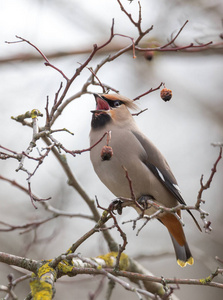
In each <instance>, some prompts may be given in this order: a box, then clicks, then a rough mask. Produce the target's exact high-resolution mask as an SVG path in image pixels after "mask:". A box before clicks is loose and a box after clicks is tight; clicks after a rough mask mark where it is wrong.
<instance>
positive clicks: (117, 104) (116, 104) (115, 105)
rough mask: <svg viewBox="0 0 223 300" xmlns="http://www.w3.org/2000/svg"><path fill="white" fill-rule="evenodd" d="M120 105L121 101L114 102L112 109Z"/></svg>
mask: <svg viewBox="0 0 223 300" xmlns="http://www.w3.org/2000/svg"><path fill="white" fill-rule="evenodd" d="M121 104H122V103H121V101H118V100H117V101H114V103H113V106H114V107H118V106H119V105H121Z"/></svg>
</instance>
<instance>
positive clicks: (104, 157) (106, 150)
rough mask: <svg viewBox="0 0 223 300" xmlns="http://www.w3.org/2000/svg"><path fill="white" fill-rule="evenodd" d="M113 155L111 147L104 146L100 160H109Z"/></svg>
mask: <svg viewBox="0 0 223 300" xmlns="http://www.w3.org/2000/svg"><path fill="white" fill-rule="evenodd" d="M112 155H113V150H112V147H110V146H104V147H103V148H102V150H101V159H102V160H110V159H111V158H112Z"/></svg>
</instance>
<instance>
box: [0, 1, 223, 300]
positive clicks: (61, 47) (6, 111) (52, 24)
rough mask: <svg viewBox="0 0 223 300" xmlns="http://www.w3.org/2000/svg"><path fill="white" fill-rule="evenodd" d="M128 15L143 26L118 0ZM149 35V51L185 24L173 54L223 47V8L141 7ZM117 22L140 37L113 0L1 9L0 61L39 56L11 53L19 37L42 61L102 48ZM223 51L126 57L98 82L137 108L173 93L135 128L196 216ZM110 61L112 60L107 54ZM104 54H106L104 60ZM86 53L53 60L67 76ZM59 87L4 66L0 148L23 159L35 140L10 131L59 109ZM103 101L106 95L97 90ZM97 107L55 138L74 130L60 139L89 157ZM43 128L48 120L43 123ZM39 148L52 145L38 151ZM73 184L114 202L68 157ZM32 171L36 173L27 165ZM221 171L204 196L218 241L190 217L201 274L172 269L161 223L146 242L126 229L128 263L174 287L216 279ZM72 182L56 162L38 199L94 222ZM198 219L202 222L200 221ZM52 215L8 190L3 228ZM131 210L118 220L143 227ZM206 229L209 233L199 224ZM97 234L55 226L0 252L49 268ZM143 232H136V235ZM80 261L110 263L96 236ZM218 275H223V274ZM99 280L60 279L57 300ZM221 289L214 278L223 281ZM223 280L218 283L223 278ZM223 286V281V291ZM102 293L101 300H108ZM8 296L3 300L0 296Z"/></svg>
mask: <svg viewBox="0 0 223 300" xmlns="http://www.w3.org/2000/svg"><path fill="white" fill-rule="evenodd" d="M122 2H123V4H124V5H125V7H126V9H127V10H128V11H129V12H131V13H132V15H133V17H135V18H137V15H138V4H137V2H136V1H134V2H133V3H132V4H131V5H130V4H129V1H122ZM141 5H142V18H143V29H146V28H148V27H150V26H151V25H154V30H153V31H151V33H150V34H149V35H148V36H147V37H146V38H145V39H144V43H145V45H146V44H147V43H149V42H150V41H152V40H155V41H159V42H160V43H161V44H165V43H166V42H167V41H168V40H170V38H171V34H176V32H177V30H179V29H180V27H181V26H182V25H183V24H184V22H185V21H186V20H189V23H188V24H187V26H186V28H185V29H184V30H183V32H182V33H181V35H180V36H179V38H178V39H177V41H176V43H177V45H186V44H189V43H191V42H196V41H198V42H203V43H206V42H209V41H213V42H215V43H219V42H222V40H221V39H220V37H219V35H220V34H222V32H223V27H222V13H223V8H222V2H221V1H220V0H216V1H215V0H213V1H201V0H200V1H171V3H167V2H166V1H156V0H151V1H145V0H144V1H141ZM112 18H115V32H116V33H121V34H125V35H130V36H133V37H135V36H136V35H137V31H136V29H135V28H134V27H133V26H132V24H130V22H129V20H128V18H127V17H126V16H125V15H124V14H123V13H122V12H121V11H120V8H119V5H118V3H117V2H116V1H115V0H106V1H103V0H93V1H92V0H85V1H77V0H54V1H49V0H48V1H44V0H42V1H40V0H39V1H37V0H33V1H28V0H26V1H25V0H20V1H16V0H11V1H2V0H1V1H0V28H1V30H0V59H2V60H4V59H6V58H10V57H13V56H15V55H19V54H24V53H31V54H36V52H35V51H34V49H32V48H31V47H30V46H29V45H27V44H25V43H19V44H11V45H9V44H6V43H5V41H15V40H16V38H15V35H18V36H22V37H24V38H26V39H28V40H30V41H31V42H32V43H34V44H35V45H36V46H38V47H39V48H40V49H41V50H42V51H43V52H44V54H46V55H48V54H50V53H56V52H60V51H74V50H80V51H81V50H82V49H91V48H92V45H93V44H94V43H97V44H98V45H100V44H102V43H103V42H105V41H106V40H107V39H108V37H109V35H110V26H111V20H112ZM119 43H120V44H121V45H122V44H123V43H126V44H128V43H129V40H127V39H124V38H120V37H116V38H115V39H114V41H113V45H115V46H117V45H118V44H119ZM222 53H223V52H222V50H210V51H204V52H197V53H185V52H184V53H183V52H177V53H176V52H165V53H156V54H155V55H154V58H153V60H152V61H147V60H145V58H144V56H143V54H140V53H137V58H136V59H135V60H133V58H132V53H130V52H129V53H127V54H125V55H123V56H121V57H120V58H118V59H117V60H115V61H114V62H111V63H109V64H107V65H105V66H104V68H102V69H101V70H100V72H99V73H98V76H99V78H100V80H101V81H102V82H104V83H107V84H109V85H110V86H112V87H114V88H116V89H117V90H119V91H120V93H121V94H123V95H125V96H127V97H129V98H134V97H136V96H138V95H140V94H142V93H143V92H145V91H147V90H149V89H150V88H151V87H153V88H155V87H157V86H158V85H159V84H160V83H161V82H165V84H166V87H167V88H170V89H171V90H172V91H173V98H172V100H171V101H170V102H168V103H165V102H163V101H162V100H161V99H160V96H159V92H160V91H157V92H154V93H152V94H150V95H148V96H146V97H143V98H142V99H141V100H140V101H139V102H138V103H137V104H138V105H139V106H140V108H141V109H144V108H148V110H147V111H146V112H144V113H143V114H141V115H139V116H138V117H136V121H137V123H138V125H139V126H140V128H141V129H142V131H143V132H144V133H145V134H146V135H147V136H148V137H149V138H150V139H151V140H152V141H153V142H154V143H155V144H156V145H157V146H158V148H159V149H160V150H161V152H162V153H163V154H164V156H165V157H166V159H167V161H168V162H169V164H170V166H171V168H172V170H173V173H174V174H175V176H176V178H177V180H178V183H179V186H180V188H181V190H182V194H183V196H184V198H185V201H186V202H187V203H188V204H189V205H193V204H194V203H195V201H196V197H197V193H198V190H199V188H200V184H199V181H200V177H201V174H204V179H207V178H208V176H209V175H210V171H211V168H212V166H213V163H214V162H215V160H216V158H217V156H218V153H219V149H218V148H214V147H212V146H211V143H213V142H219V141H222V140H223V130H222V127H223V101H222V84H223V82H222V78H223V59H222ZM107 54H108V53H107ZM107 54H105V55H107ZM87 56H88V54H80V55H75V56H74V55H72V56H65V57H59V58H55V59H52V60H51V61H52V63H54V64H55V65H56V66H57V67H59V68H60V69H62V70H63V71H64V72H65V73H66V74H67V75H68V76H71V75H72V74H73V73H74V71H75V70H76V68H77V67H78V66H79V64H78V63H83V62H84V61H85V60H86V58H87ZM103 57H104V54H103V55H99V56H97V58H96V59H94V60H93V61H92V62H91V63H90V64H89V66H92V67H94V66H96V64H97V62H100V61H101V60H102V59H103ZM89 75H90V73H89V70H87V69H86V70H84V72H83V73H82V74H81V76H80V77H79V78H78V79H77V81H75V82H74V84H73V85H72V87H71V89H70V91H69V93H68V95H67V96H71V95H73V94H74V93H75V92H77V91H79V90H80V88H81V86H82V84H83V83H84V82H85V81H86V80H87V78H88V77H89ZM61 81H62V77H61V76H60V74H59V73H57V72H56V71H55V70H53V69H51V68H49V67H45V66H44V64H43V60H37V61H33V60H31V61H20V62H7V63H3V62H1V63H0V89H1V90H0V101H1V110H0V118H1V122H0V128H1V129H0V145H2V146H5V147H7V148H9V149H12V150H15V151H18V152H21V151H24V150H25V149H26V148H27V146H28V144H29V142H30V141H31V138H32V131H31V129H30V128H27V127H23V126H21V125H20V124H18V123H16V122H15V121H13V120H11V116H17V115H19V114H22V113H25V112H26V111H28V110H31V109H33V108H37V109H39V110H40V111H41V112H43V113H44V114H45V106H46V97H47V96H49V99H50V101H51V103H52V101H53V99H54V95H55V92H56V91H57V90H58V88H59V84H60V82H61ZM91 90H92V91H93V92H101V90H100V88H96V87H94V88H92V89H91ZM94 106H95V103H94V98H93V96H91V95H87V96H83V97H81V98H80V99H78V100H75V101H73V102H72V103H71V104H70V105H69V108H67V109H66V110H65V111H64V112H63V114H62V116H61V117H60V118H59V119H58V120H57V122H56V124H55V125H54V128H64V127H65V128H67V129H69V130H70V131H72V132H74V136H71V135H69V134H67V133H58V134H56V135H55V137H56V138H57V139H58V140H59V141H60V142H62V143H63V144H64V146H65V147H66V148H68V149H70V150H77V149H83V148H87V147H88V145H89V141H88V135H89V130H90V118H91V113H90V110H92V109H93V108H94ZM39 124H40V126H41V125H43V124H44V119H41V118H39ZM38 146H39V147H40V148H41V146H44V144H41V142H39V144H38ZM67 159H68V162H69V164H70V166H71V168H72V171H73V172H74V174H75V176H76V178H77V179H78V181H79V182H80V183H81V185H82V186H83V187H84V188H85V190H86V192H87V193H88V195H89V196H90V197H91V198H92V199H93V198H94V197H95V195H97V197H98V199H99V201H100V203H101V205H102V206H108V204H109V203H110V201H111V200H112V199H114V196H113V195H112V194H111V193H110V192H109V191H108V190H107V189H106V188H105V187H104V186H103V184H102V183H101V182H100V181H99V179H98V178H97V176H96V175H95V173H94V171H93V168H92V166H91V163H90V159H89V153H88V152H86V153H83V154H82V155H80V156H77V157H76V158H74V157H71V156H67ZM26 164H27V167H29V168H30V169H32V168H33V167H34V165H33V162H28V161H27V162H26ZM17 167H18V162H17V161H13V160H7V161H0V174H1V175H3V176H5V177H8V178H10V179H14V180H16V181H17V182H18V183H20V184H22V185H24V186H26V185H27V182H26V177H27V176H26V174H25V173H22V172H18V173H17V172H15V169H16V168H17ZM222 178H223V162H222V161H221V162H220V164H219V166H218V171H217V174H216V175H215V177H214V180H213V182H212V186H211V189H209V190H208V191H206V192H204V194H203V198H204V200H206V202H205V205H204V206H203V209H204V210H206V211H208V212H209V213H210V216H209V219H210V220H211V222H212V227H213V231H212V232H211V233H210V234H205V233H202V234H201V233H200V232H198V230H197V229H196V226H195V225H194V224H193V221H192V219H191V218H190V217H189V215H188V214H186V213H184V221H185V223H186V227H185V231H186V235H187V239H188V242H189V244H190V247H191V250H192V252H193V255H194V258H195V264H194V266H193V267H187V268H184V269H181V268H180V267H179V266H178V265H177V264H176V261H175V256H174V252H173V247H172V243H171V241H170V238H169V235H168V233H167V232H166V230H165V229H164V228H163V227H162V225H160V224H159V222H158V221H153V222H150V223H149V224H148V225H147V226H146V228H144V229H143V230H142V231H141V232H140V234H139V236H136V230H135V231H133V230H132V225H131V224H126V225H123V227H122V228H123V230H124V231H125V232H126V233H127V235H128V246H127V249H126V253H127V254H129V255H131V256H132V257H135V258H137V259H139V262H141V263H142V264H144V266H145V267H147V268H148V269H149V270H150V271H151V272H153V273H154V274H155V275H157V276H164V277H168V278H169V277H176V278H204V277H206V276H209V275H210V273H211V272H213V271H215V269H216V268H217V266H219V263H218V262H216V261H215V259H214V258H215V256H216V255H217V256H219V257H220V258H222V259H223V233H222V225H223V224H222V222H223V221H222V210H223V198H222V197H223V196H222V195H223V185H222ZM66 180H67V179H66V176H65V175H64V173H63V170H62V169H61V168H60V166H59V164H58V162H57V161H56V160H55V158H54V157H53V156H52V155H50V156H49V157H48V158H47V159H46V160H45V162H44V164H43V165H42V166H41V167H40V168H39V169H38V172H37V173H36V175H35V176H34V177H33V179H32V189H33V192H34V193H36V194H38V195H39V196H40V197H50V196H51V197H52V200H51V202H50V203H51V204H52V205H54V206H55V207H57V208H59V209H63V210H66V211H69V212H74V213H75V212H76V213H85V214H89V213H90V212H89V210H88V208H87V207H86V205H85V203H84V202H83V200H82V199H81V197H80V196H79V195H78V194H77V193H75V192H74V191H73V189H72V188H71V187H69V186H68V185H67V183H66ZM195 215H196V216H197V217H199V216H198V215H197V214H196V213H195ZM46 216H49V214H48V213H46V212H45V211H44V210H43V208H42V206H40V205H39V206H38V209H37V210H35V209H34V207H33V206H32V204H31V202H30V199H29V197H28V196H27V195H25V194H24V193H22V192H21V191H19V190H18V189H16V188H15V187H13V186H11V185H9V184H8V183H6V182H3V181H2V182H0V221H4V222H8V223H10V224H14V225H17V224H24V223H27V222H31V221H32V220H37V219H39V218H44V217H46ZM135 216H136V214H135V212H134V211H132V210H131V209H126V211H125V213H124V214H123V215H122V216H120V217H119V218H118V219H119V221H120V224H121V222H122V221H126V220H129V219H130V218H133V217H135ZM200 224H201V222H200ZM201 225H202V224H201ZM92 226H93V223H92V222H90V221H86V220H83V219H68V218H58V219H56V220H54V221H52V222H50V223H47V224H46V225H43V226H41V227H40V228H38V229H37V231H31V232H28V233H24V234H22V235H21V234H19V232H18V231H14V232H8V233H3V232H0V251H5V252H9V253H12V254H15V255H20V256H23V255H25V256H27V257H29V258H33V259H48V258H53V257H55V256H57V255H59V254H61V253H62V252H64V251H65V250H66V249H67V248H68V247H70V245H71V244H72V243H73V242H74V241H76V240H77V239H78V238H79V237H81V236H82V235H83V234H84V233H85V232H86V231H88V230H89V229H90V228H92ZM138 226H140V224H138ZM111 233H112V235H113V236H114V237H115V238H116V240H117V242H119V243H121V239H120V237H119V234H118V233H117V232H116V230H112V232H111ZM78 251H80V252H81V253H82V255H83V256H87V257H88V256H92V257H93V256H96V255H99V254H102V253H106V252H107V251H108V250H107V246H106V244H105V242H104V241H103V238H102V236H101V234H97V235H94V237H93V238H90V239H89V240H88V241H87V242H86V243H84V244H83V245H82V246H81V247H80V248H79V250H78ZM221 267H222V266H221ZM10 272H13V273H14V274H15V276H16V277H18V276H20V275H21V273H19V272H17V271H15V270H13V269H12V268H10V267H8V266H6V265H4V264H0V284H7V278H6V276H7V274H9V273H10ZM99 280H100V279H99V278H95V277H90V280H89V278H87V279H86V278H84V277H81V276H78V277H76V278H71V279H68V278H65V277H63V278H62V279H60V280H59V281H58V282H57V284H56V288H57V293H56V297H55V299H61V298H62V297H63V298H64V299H68V300H69V299H74V298H75V299H88V293H89V292H90V291H94V290H95V289H96V288H97V285H98V281H99ZM216 280H218V279H216ZM219 280H220V279H219ZM221 282H222V281H221ZM27 287H28V284H27V283H26V284H25V285H19V286H18V287H17V288H16V290H15V292H16V293H17V294H18V295H19V299H22V298H23V297H24V296H25V295H27V293H28V288H27ZM222 294H223V292H222V290H217V289H214V288H207V287H194V286H181V287H180V290H178V291H176V295H178V296H179V298H180V299H183V300H186V299H189V298H190V299H196V300H200V299H203V300H208V299H210V298H212V299H222ZM104 295H105V294H104V291H103V292H102V293H101V294H100V296H99V297H98V299H104V297H105V296H104ZM0 296H1V294H0ZM116 298H118V299H119V298H122V299H129V300H130V299H137V297H136V295H134V294H132V293H130V292H127V291H125V290H123V288H121V287H117V290H116V291H115V293H114V295H113V298H112V299H116Z"/></svg>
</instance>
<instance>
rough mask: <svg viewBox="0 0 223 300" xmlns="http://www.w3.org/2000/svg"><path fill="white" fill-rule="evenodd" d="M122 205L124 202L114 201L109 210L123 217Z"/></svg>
mask: <svg viewBox="0 0 223 300" xmlns="http://www.w3.org/2000/svg"><path fill="white" fill-rule="evenodd" d="M122 205H123V201H122V200H120V199H118V198H117V199H115V200H113V201H112V203H111V204H110V205H109V207H108V209H109V210H110V211H114V210H117V212H118V214H119V215H121V214H122V208H123V207H122Z"/></svg>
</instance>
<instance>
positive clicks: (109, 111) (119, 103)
mask: <svg viewBox="0 0 223 300" xmlns="http://www.w3.org/2000/svg"><path fill="white" fill-rule="evenodd" d="M94 96H95V100H96V109H95V110H92V111H91V112H92V113H93V117H92V122H91V125H92V127H93V128H99V127H103V126H105V125H106V124H107V123H109V122H111V121H113V122H125V120H128V119H129V118H132V115H131V113H130V111H129V110H128V109H133V110H136V109H137V105H136V104H135V103H134V101H133V100H131V99H129V98H127V97H124V96H121V95H119V94H94Z"/></svg>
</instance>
